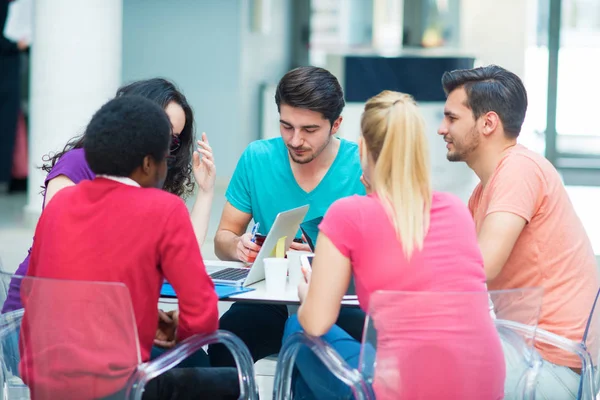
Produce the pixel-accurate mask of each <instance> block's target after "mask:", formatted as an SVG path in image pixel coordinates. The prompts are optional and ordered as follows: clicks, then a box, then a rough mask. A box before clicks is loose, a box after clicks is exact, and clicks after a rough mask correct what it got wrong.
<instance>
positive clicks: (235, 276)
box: [210, 268, 250, 282]
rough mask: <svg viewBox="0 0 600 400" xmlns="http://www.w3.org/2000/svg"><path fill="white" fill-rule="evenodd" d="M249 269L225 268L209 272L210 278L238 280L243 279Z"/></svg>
mask: <svg viewBox="0 0 600 400" xmlns="http://www.w3.org/2000/svg"><path fill="white" fill-rule="evenodd" d="M249 272H250V269H242V268H225V269H222V270H220V271H217V272H213V273H212V274H210V277H211V278H212V279H219V280H223V281H232V282H235V281H239V280H242V279H245V278H246V276H248V273H249Z"/></svg>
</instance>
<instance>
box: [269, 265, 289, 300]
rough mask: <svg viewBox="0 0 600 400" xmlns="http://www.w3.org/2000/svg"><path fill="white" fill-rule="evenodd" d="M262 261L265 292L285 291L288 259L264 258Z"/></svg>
mask: <svg viewBox="0 0 600 400" xmlns="http://www.w3.org/2000/svg"><path fill="white" fill-rule="evenodd" d="M264 263H265V281H266V286H267V293H285V284H286V281H287V274H288V264H289V261H288V260H287V259H286V258H265V260H264Z"/></svg>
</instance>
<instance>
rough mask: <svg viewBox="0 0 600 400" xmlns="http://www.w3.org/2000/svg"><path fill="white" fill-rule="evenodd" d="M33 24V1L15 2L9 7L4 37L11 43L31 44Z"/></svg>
mask: <svg viewBox="0 0 600 400" xmlns="http://www.w3.org/2000/svg"><path fill="white" fill-rule="evenodd" d="M32 24H33V7H32V0H14V1H11V2H10V4H9V5H8V15H7V17H6V24H5V25H4V32H3V33H4V37H5V38H7V39H8V40H10V41H13V42H18V41H19V40H25V41H26V42H27V43H28V44H31V39H32Z"/></svg>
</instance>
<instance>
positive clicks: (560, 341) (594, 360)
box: [507, 290, 600, 400]
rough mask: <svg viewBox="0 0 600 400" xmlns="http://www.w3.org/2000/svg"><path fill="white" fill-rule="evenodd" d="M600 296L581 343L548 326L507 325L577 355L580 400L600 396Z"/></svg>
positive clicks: (595, 302) (598, 294)
mask: <svg viewBox="0 0 600 400" xmlns="http://www.w3.org/2000/svg"><path fill="white" fill-rule="evenodd" d="M599 297H600V290H599V291H598V292H597V293H596V298H595V300H594V304H593V305H592V309H591V310H590V316H589V318H588V321H587V325H586V329H585V332H584V335H583V339H582V340H581V342H576V341H573V340H569V339H567V338H564V337H562V336H559V335H556V334H554V333H552V332H548V331H546V330H544V329H539V328H538V329H536V330H534V329H533V328H532V327H531V326H530V325H527V324H522V323H510V324H507V327H509V328H510V329H511V330H512V331H514V332H519V334H520V335H522V336H525V337H529V338H531V337H535V341H536V342H537V343H538V344H542V343H543V344H547V345H551V346H554V347H557V348H559V349H562V350H564V351H567V352H570V353H572V354H575V355H577V356H578V357H579V358H580V359H581V384H580V389H579V394H578V397H577V398H578V399H580V400H596V399H597V398H599V396H600V370H599V368H598V366H599V365H600V304H598V299H599Z"/></svg>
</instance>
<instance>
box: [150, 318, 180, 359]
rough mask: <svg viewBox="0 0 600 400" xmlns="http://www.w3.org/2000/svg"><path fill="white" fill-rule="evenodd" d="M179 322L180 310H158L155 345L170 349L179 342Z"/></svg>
mask: <svg viewBox="0 0 600 400" xmlns="http://www.w3.org/2000/svg"><path fill="white" fill-rule="evenodd" d="M178 324H179V311H169V312H164V311H163V310H158V329H157V330H156V336H155V337H154V345H155V346H157V347H162V348H164V349H170V348H172V347H174V346H175V344H176V343H177V325H178Z"/></svg>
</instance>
